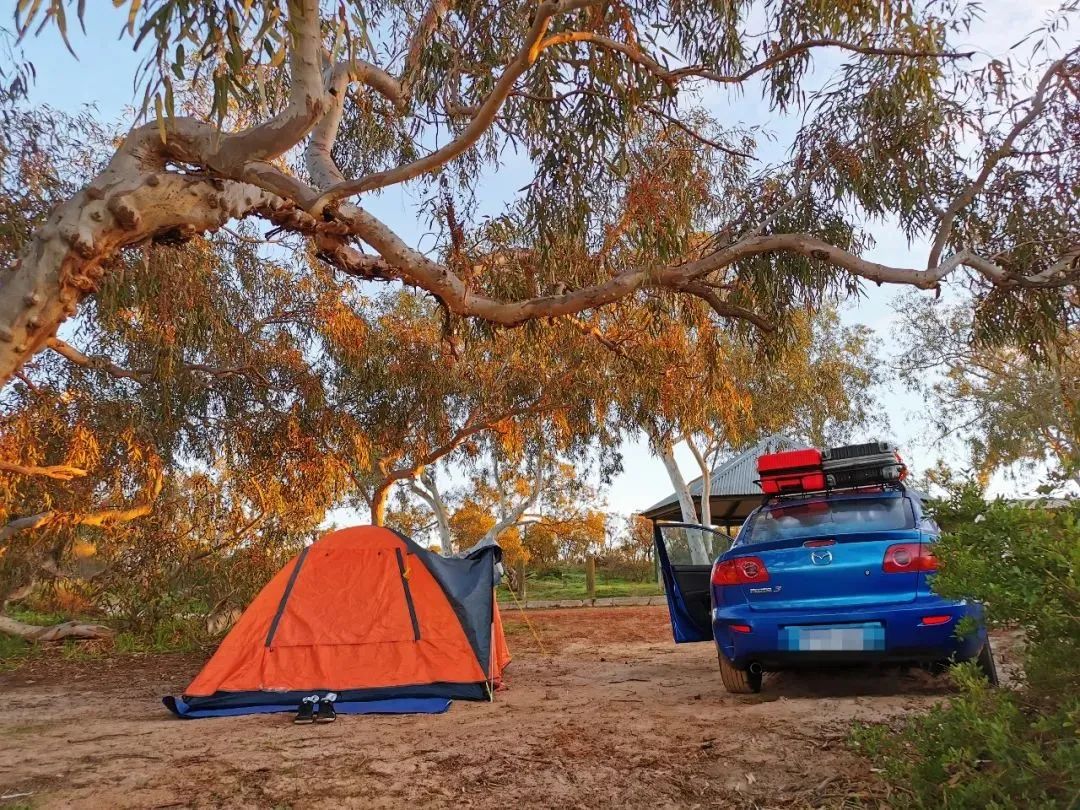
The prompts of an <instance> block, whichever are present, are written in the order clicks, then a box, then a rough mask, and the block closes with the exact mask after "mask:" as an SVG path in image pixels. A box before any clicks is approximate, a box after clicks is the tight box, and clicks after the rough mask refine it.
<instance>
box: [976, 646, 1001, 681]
mask: <svg viewBox="0 0 1080 810" xmlns="http://www.w3.org/2000/svg"><path fill="white" fill-rule="evenodd" d="M975 663H976V664H977V665H978V667H979V671H980V672H981V673H982V674H983V675H985V676H986V680H987V681H989V682H990V685H991V686H997V685H998V674H997V664H995V663H994V651H993V650H991V649H990V639H987V640H986V641H985V642H983V646H982V649H981V650H979V657H978V658H977V659H975Z"/></svg>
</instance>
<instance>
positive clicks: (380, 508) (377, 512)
mask: <svg viewBox="0 0 1080 810" xmlns="http://www.w3.org/2000/svg"><path fill="white" fill-rule="evenodd" d="M390 486H391V485H390V484H386V483H384V484H380V485H379V486H378V488H377V489H376V490H375V492H373V493H372V495H371V525H372V526H385V525H386V504H387V502H388V501H389V500H390Z"/></svg>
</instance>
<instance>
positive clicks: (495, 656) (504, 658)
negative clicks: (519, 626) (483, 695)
mask: <svg viewBox="0 0 1080 810" xmlns="http://www.w3.org/2000/svg"><path fill="white" fill-rule="evenodd" d="M492 609H493V611H494V613H492V616H491V658H492V661H491V680H493V681H495V683H496V684H497V683H499V682H500V681H501V680H502V673H503V670H504V669H506V666H507V664H509V663H510V648H509V647H507V646H506V636H505V635H504V634H503V625H502V616H501V615H500V614H499V603H498V602H497V601H495V600H494V599H493V600H492Z"/></svg>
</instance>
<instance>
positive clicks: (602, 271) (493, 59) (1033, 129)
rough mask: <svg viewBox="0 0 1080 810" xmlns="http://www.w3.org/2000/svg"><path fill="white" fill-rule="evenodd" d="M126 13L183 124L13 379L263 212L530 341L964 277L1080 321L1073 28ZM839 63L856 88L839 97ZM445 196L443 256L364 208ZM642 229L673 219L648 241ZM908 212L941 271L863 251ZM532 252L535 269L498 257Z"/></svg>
mask: <svg viewBox="0 0 1080 810" xmlns="http://www.w3.org/2000/svg"><path fill="white" fill-rule="evenodd" d="M119 5H121V6H123V7H125V8H126V9H127V10H128V22H127V25H126V27H125V32H126V33H127V35H128V36H130V37H131V38H132V39H133V40H134V42H135V44H136V45H137V46H142V47H144V49H145V50H144V52H145V53H146V54H147V58H146V60H145V63H144V65H143V68H142V69H141V70H140V72H139V75H138V76H136V77H135V78H136V82H137V84H138V86H139V87H141V88H142V89H143V91H144V98H145V104H144V108H145V110H146V111H147V112H148V114H149V115H150V116H151V118H152V119H153V120H152V121H150V122H149V123H146V124H142V125H138V124H137V125H136V126H135V128H134V129H132V130H131V132H130V133H129V134H128V135H127V137H126V138H125V139H124V141H123V142H122V143H121V145H120V146H119V148H118V149H117V150H116V152H115V154H114V155H113V156H112V158H111V160H109V162H108V164H107V165H106V166H105V167H104V169H102V170H101V171H100V172H98V173H97V174H94V175H92V176H91V177H89V178H88V182H87V183H86V184H85V185H84V186H82V187H81V188H79V189H77V190H73V193H71V194H69V195H67V196H66V199H64V200H63V201H62V202H61V203H60V204H59V205H58V206H57V207H56V208H55V209H54V210H53V211H52V212H51V214H50V215H49V217H48V218H47V219H46V220H45V221H44V222H42V223H41V224H40V226H38V227H37V228H36V229H35V230H34V232H33V235H32V236H31V237H30V238H29V240H28V241H27V242H26V244H25V246H24V247H23V248H22V249H21V253H20V256H19V258H18V259H17V260H16V261H15V263H14V265H13V272H8V273H5V274H4V280H3V282H2V284H3V287H2V288H0V379H3V380H5V381H6V380H7V379H10V377H11V375H12V374H13V373H15V372H16V371H17V370H18V368H19V367H20V366H21V365H22V364H23V363H24V362H25V361H26V360H27V359H28V358H29V357H30V356H32V355H33V354H34V353H35V352H37V351H40V350H41V349H42V348H44V347H45V346H46V345H47V343H48V341H49V340H50V339H51V337H52V336H53V334H54V333H55V330H56V328H57V326H58V325H59V324H60V323H61V322H62V321H63V320H64V319H65V318H68V317H71V316H72V315H74V314H75V313H76V312H77V311H78V307H79V305H80V303H81V302H82V301H83V300H84V299H85V298H86V297H87V296H92V295H94V294H95V293H98V292H99V290H100V289H101V287H102V286H103V285H104V284H105V283H106V281H107V279H108V277H109V276H110V275H111V274H112V272H113V271H112V269H111V268H112V267H113V265H114V263H115V261H116V260H117V258H118V257H119V256H121V255H122V254H123V253H124V251H125V249H127V248H130V247H132V246H136V245H145V244H148V243H151V244H152V243H157V244H160V243H162V242H165V243H169V242H176V241H178V240H181V241H182V240H187V239H191V238H192V237H194V236H197V235H201V234H205V233H208V232H212V231H215V230H218V229H220V228H221V227H223V226H225V225H227V223H229V222H230V221H231V220H235V219H241V220H244V219H261V220H263V221H266V222H268V223H271V224H272V225H273V226H274V228H275V229H276V230H277V231H278V232H281V233H287V234H293V235H295V236H297V237H298V238H302V239H303V240H305V241H306V242H307V243H308V244H310V245H311V246H312V247H313V248H314V249H315V250H316V251H317V254H318V256H319V260H320V261H322V262H325V263H327V264H328V265H330V266H332V267H334V268H336V269H338V270H340V271H342V272H344V273H346V274H348V275H353V276H356V277H359V278H366V279H393V280H398V281H403V282H405V283H407V284H410V285H415V286H417V287H419V288H421V289H423V290H425V291H427V292H428V293H430V294H431V295H432V296H433V297H435V298H436V299H437V300H438V301H439V302H440V303H441V305H442V306H443V307H445V308H446V309H447V310H448V311H449V312H450V313H453V314H455V315H459V316H475V317H478V318H481V319H484V320H487V321H490V322H492V323H496V324H501V325H504V326H515V325H519V324H522V323H524V322H526V321H529V320H531V319H535V318H544V317H556V316H564V315H570V314H574V313H578V312H582V311H585V310H593V309H596V308H598V307H603V306H605V305H607V304H610V303H612V302H615V301H618V300H620V299H624V298H627V297H628V296H636V295H644V296H647V297H658V298H660V299H661V300H663V299H664V298H665V296H667V295H670V294H672V293H682V294H688V295H692V296H697V297H699V298H702V299H704V300H706V301H707V302H709V304H710V305H711V306H712V307H713V309H714V310H715V311H716V313H717V314H718V315H719V316H720V317H722V318H725V319H735V320H745V321H747V322H752V323H758V324H768V323H774V322H777V321H778V320H782V319H783V314H784V312H786V311H788V310H789V309H790V308H792V307H796V306H801V305H806V304H813V303H815V302H818V301H820V300H822V299H823V298H828V297H835V296H838V295H845V294H851V293H853V292H854V291H855V290H856V289H857V287H858V284H859V283H860V281H862V280H870V281H873V282H877V283H899V284H910V285H914V286H916V287H921V288H924V289H932V288H935V287H937V286H938V285H939V284H941V283H942V282H943V281H944V280H946V279H953V278H956V279H962V280H964V281H965V282H966V283H969V284H970V285H971V286H972V288H973V292H974V299H975V301H976V303H977V304H978V305H979V306H978V308H977V313H978V319H979V321H980V327H981V328H985V329H986V330H988V331H990V332H993V333H997V334H1014V335H1023V336H1024V337H1025V338H1026V339H1028V340H1036V339H1041V338H1044V337H1045V336H1046V335H1047V333H1048V331H1052V327H1053V325H1054V324H1055V322H1056V320H1057V319H1058V318H1059V316H1060V313H1061V312H1062V309H1063V308H1065V307H1066V306H1069V305H1075V299H1074V298H1073V297H1071V296H1075V284H1076V274H1077V263H1076V258H1077V251H1078V243H1077V228H1076V223H1077V202H1076V194H1075V188H1076V185H1077V171H1078V160H1077V155H1076V149H1075V148H1074V147H1075V142H1076V134H1077V133H1076V129H1075V127H1076V120H1077V116H1076V110H1077V105H1078V99H1077V90H1076V83H1075V74H1076V70H1077V59H1078V52H1077V49H1075V48H1072V49H1068V48H1061V47H1060V45H1059V44H1058V43H1059V40H1058V38H1057V36H1056V35H1057V34H1058V33H1059V32H1061V31H1063V30H1065V28H1064V27H1065V25H1066V24H1067V16H1066V15H1065V14H1061V15H1055V16H1052V17H1051V18H1050V19H1049V21H1048V23H1047V25H1046V27H1045V28H1044V29H1043V30H1041V31H1039V32H1036V33H1035V34H1034V35H1033V36H1032V38H1031V44H1032V45H1033V47H1032V48H1031V53H1032V55H1031V57H1030V59H1028V60H1027V63H1026V64H1024V65H1019V64H1017V63H1015V62H1013V61H1008V62H1003V61H999V60H991V61H986V60H974V61H973V60H971V57H972V56H973V53H972V52H970V51H960V50H957V49H956V48H955V47H954V43H955V42H956V41H957V40H958V39H960V38H962V36H963V33H964V32H965V31H966V30H967V28H968V27H969V25H970V23H971V21H972V18H973V15H974V14H976V13H977V10H978V7H977V5H976V4H964V3H960V2H944V3H936V2H935V3H927V4H913V3H909V2H907V1H906V0H890V1H888V2H882V3H870V4H867V3H829V4H815V3H805V2H776V1H775V0H765V1H764V2H748V1H744V2H734V3H732V2H704V3H693V4H686V3H682V2H660V3H636V2H618V3H609V2H601V0H545V2H540V3H532V2H525V3H513V2H512V3H503V2H491V0H473V1H471V2H465V3H460V2H453V0H431V2H430V4H427V3H419V4H418V3H414V2H412V1H411V0H388V1H387V2H378V3H364V2H360V0H343V2H340V3H337V4H326V5H323V4H321V3H320V2H319V0H288V2H284V3H283V2H280V0H254V2H252V1H251V0H244V1H241V0H229V2H225V3H217V2H213V3H211V2H189V0H155V1H154V2H146V3H143V2H136V1H135V0H127V1H126V2H121V3H119ZM85 13H88V12H87V11H86V6H85V4H82V3H76V2H74V0H50V2H45V3H32V4H27V3H19V4H17V6H16V12H15V21H14V22H15V27H16V30H17V31H18V32H19V33H20V34H21V35H26V34H28V33H30V32H34V33H37V32H39V31H41V30H42V29H44V28H55V29H56V30H57V31H58V32H59V34H60V35H61V36H62V37H64V38H65V39H67V38H68V35H69V33H70V31H71V26H72V24H73V23H74V22H75V17H77V16H79V15H82V14H85ZM93 13H100V12H97V11H95V12H93ZM1025 47H1027V46H1025ZM824 52H833V53H836V54H837V55H838V56H839V58H840V59H841V64H840V67H839V68H838V72H837V74H836V77H835V79H834V80H833V81H830V82H826V83H825V84H824V85H821V86H815V84H814V83H811V82H810V80H809V77H810V76H812V66H813V60H814V59H815V57H816V56H818V55H819V54H822V53H824ZM5 75H15V76H18V75H21V74H18V73H17V72H15V71H14V70H13V69H11V68H9V69H7V70H6V71H5ZM20 87H21V85H19V82H18V79H16V80H14V81H11V82H9V89H12V88H13V90H14V91H15V92H17V91H18V90H19V89H20ZM710 88H718V89H719V90H720V91H726V92H727V93H729V94H736V95H737V94H738V93H740V92H745V91H747V90H757V89H760V91H761V93H762V94H763V96H764V99H765V101H766V103H767V106H768V107H769V109H771V110H774V111H779V112H782V113H785V114H787V115H790V116H793V117H796V118H797V119H798V120H799V121H800V125H799V129H798V131H797V133H796V135H795V138H794V141H793V145H792V149H791V152H790V153H789V155H788V157H787V159H785V160H784V161H782V162H781V163H779V164H776V163H770V164H768V165H766V164H765V163H764V162H763V161H760V160H757V159H756V156H757V154H758V152H759V151H760V147H759V143H758V140H759V139H758V137H757V136H758V134H759V130H758V129H756V128H755V127H754V126H753V125H734V124H731V123H730V122H728V121H727V120H726V116H724V115H723V114H722V113H721V112H720V110H719V109H716V108H714V109H712V110H708V109H706V107H705V105H704V104H702V103H701V101H700V93H701V92H704V91H705V90H706V89H710ZM727 98H729V99H730V98H731V95H728V96H727ZM185 112H190V113H192V114H183V113H185ZM674 140H678V141H679V142H680V143H679V147H678V148H677V149H664V148H660V149H659V150H658V149H657V148H656V146H655V145H656V144H663V143H664V142H670V141H674ZM508 153H513V154H517V155H522V156H524V157H526V158H527V159H528V161H529V162H530V164H531V165H532V167H533V169H534V177H533V179H532V182H530V183H529V184H528V186H527V187H526V188H525V189H524V190H523V191H522V192H521V194H520V195H519V196H518V198H517V199H516V200H514V201H513V202H512V203H511V204H510V205H509V206H508V207H507V209H506V210H505V212H504V213H503V214H502V215H501V216H499V217H496V218H494V219H491V220H483V219H477V218H476V217H475V216H472V214H473V213H474V212H475V201H476V195H477V193H478V192H479V190H480V188H481V187H482V185H483V183H484V182H485V178H487V177H488V176H489V172H490V170H492V169H493V168H494V167H497V166H498V165H499V164H500V162H501V161H503V160H504V159H505V156H506V155H507V154H508ZM657 161H660V163H659V164H658V163H657ZM436 180H437V181H438V184H439V186H440V187H441V188H442V189H443V190H444V193H443V194H439V193H434V194H427V195H425V199H427V200H429V201H431V202H430V203H429V206H430V209H431V210H430V212H429V213H430V215H431V216H432V217H433V218H435V219H436V220H437V222H438V223H439V233H440V238H441V244H440V248H441V250H437V251H435V253H434V254H433V253H432V252H431V251H421V250H419V249H417V248H416V247H414V246H411V245H409V244H408V243H407V242H406V241H405V240H404V239H402V238H401V237H400V236H399V235H398V234H396V233H395V232H394V231H393V230H391V229H390V228H389V227H388V226H387V224H386V223H384V222H382V221H380V220H379V219H377V218H376V217H375V216H374V215H373V214H372V212H371V211H370V210H369V209H368V208H365V207H364V199H365V198H368V197H370V196H371V195H373V194H377V193H378V192H379V190H381V189H386V188H389V187H392V186H397V185H401V184H409V183H411V184H414V185H417V184H419V185H421V186H422V185H424V184H432V183H433V182H434V181H436ZM358 197H359V198H360V199H359V200H358V199H357V198H358ZM441 201H449V202H452V203H453V204H452V205H445V204H442V202H441ZM628 211H638V212H641V211H647V212H651V213H652V214H654V215H653V216H651V217H644V216H637V217H632V219H633V221H634V225H633V226H631V227H627V226H626V225H625V221H624V214H625V213H626V212H628ZM675 211H678V212H679V214H680V215H679V216H673V215H672V214H673V212H675ZM882 217H890V218H892V219H895V220H896V221H898V222H899V223H900V225H901V227H902V228H903V230H904V231H905V233H906V234H907V235H908V236H909V237H910V238H912V239H918V240H925V241H926V242H928V243H929V245H930V248H929V255H928V256H927V260H926V262H925V265H924V266H922V267H918V266H912V267H890V266H885V265H882V264H880V263H877V262H873V261H871V260H868V259H867V258H865V255H864V254H865V251H866V248H867V247H868V245H869V244H870V242H871V236H872V235H871V233H870V232H868V230H867V228H866V224H865V223H867V222H868V221H871V220H873V219H875V218H882ZM703 232H704V233H707V234H709V238H708V239H707V240H705V241H704V242H700V241H699V242H697V243H696V244H693V243H694V242H695V240H694V237H695V236H696V235H698V234H700V233H703ZM691 248H693V249H692V250H691ZM520 249H524V250H525V251H526V254H527V255H528V256H529V257H530V258H529V262H528V265H527V266H522V265H521V263H519V262H516V261H513V260H510V261H509V262H507V263H505V264H501V265H500V266H497V267H491V266H490V262H485V261H484V259H485V257H490V256H491V255H492V253H493V251H497V252H500V253H501V254H503V255H507V256H510V257H512V256H513V255H515V252H516V251H517V250H520Z"/></svg>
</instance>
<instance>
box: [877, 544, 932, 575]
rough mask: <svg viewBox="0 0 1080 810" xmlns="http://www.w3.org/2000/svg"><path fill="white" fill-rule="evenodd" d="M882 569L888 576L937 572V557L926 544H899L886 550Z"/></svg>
mask: <svg viewBox="0 0 1080 810" xmlns="http://www.w3.org/2000/svg"><path fill="white" fill-rule="evenodd" d="M881 568H882V570H883V571H884V572H885V573H886V574H908V573H911V572H912V571H916V572H918V571H937V557H935V556H934V552H933V551H932V550H931V549H930V546H929V545H927V544H926V543H897V544H896V545H892V546H889V547H888V548H887V549H885V559H884V560H883V561H882V563H881Z"/></svg>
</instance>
